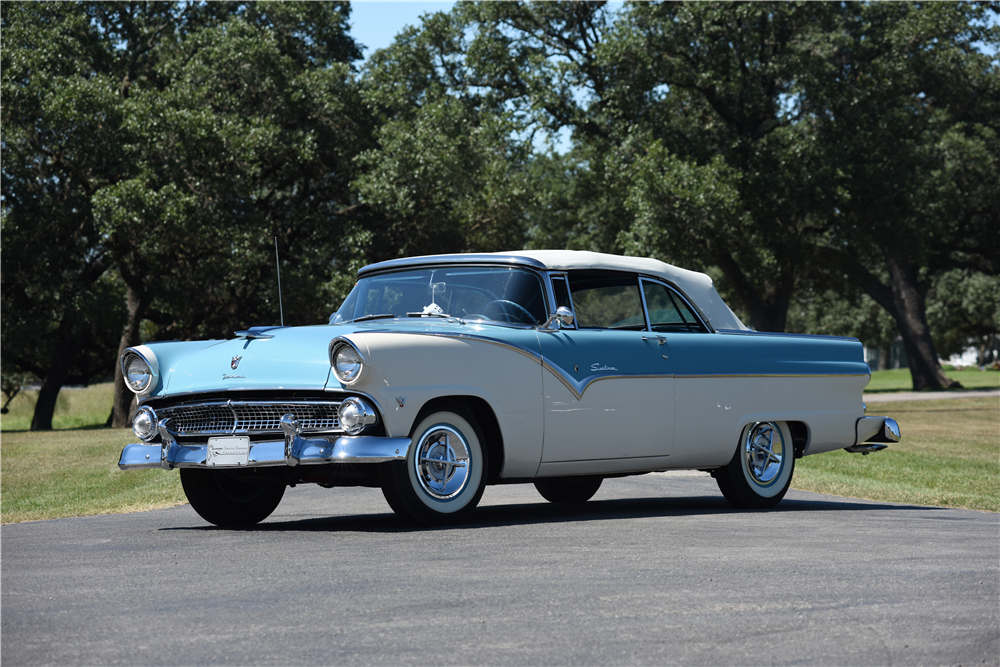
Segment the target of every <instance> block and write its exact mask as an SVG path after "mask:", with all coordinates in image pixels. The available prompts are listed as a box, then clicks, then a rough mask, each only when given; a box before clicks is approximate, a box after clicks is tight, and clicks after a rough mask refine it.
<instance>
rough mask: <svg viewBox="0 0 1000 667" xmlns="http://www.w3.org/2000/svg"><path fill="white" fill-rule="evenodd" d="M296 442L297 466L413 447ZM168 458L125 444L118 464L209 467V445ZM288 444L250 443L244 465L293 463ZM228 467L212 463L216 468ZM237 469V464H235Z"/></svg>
mask: <svg viewBox="0 0 1000 667" xmlns="http://www.w3.org/2000/svg"><path fill="white" fill-rule="evenodd" d="M299 440H300V441H301V442H299V443H295V445H294V446H293V453H295V454H296V455H297V458H296V459H295V461H296V463H295V465H322V464H324V463H382V462H384V461H396V460H405V459H406V454H407V453H408V452H409V449H410V439H409V438H382V437H377V436H364V435H362V436H355V437H350V436H345V437H342V438H337V439H336V440H334V441H333V442H330V441H329V440H322V439H315V440H306V439H304V438H299ZM168 449H169V451H168V452H167V454H166V458H161V456H163V455H164V453H163V448H161V447H160V445H142V444H131V445H125V448H124V449H122V453H121V457H120V458H119V460H118V467H119V468H120V469H122V470H138V469H142V468H165V469H167V470H170V469H171V468H207V467H208V466H206V465H205V459H206V457H207V455H208V445H207V444H206V445H176V443H174V446H173V447H170V448H168ZM285 450H286V443H285V441H283V440H277V441H268V442H252V443H250V458H249V460H248V462H247V465H246V466H239V467H240V468H243V467H248V468H255V467H256V468H266V467H279V466H287V465H289V464H288V462H287V460H286V458H285ZM223 467H224V466H212V468H213V469H218V468H223ZM232 467H234V468H235V466H232Z"/></svg>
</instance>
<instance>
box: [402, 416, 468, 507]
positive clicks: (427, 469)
mask: <svg viewBox="0 0 1000 667" xmlns="http://www.w3.org/2000/svg"><path fill="white" fill-rule="evenodd" d="M413 463H414V466H415V467H416V473H417V479H418V480H419V481H420V486H421V487H422V488H423V490H424V491H425V492H427V494H428V495H430V496H431V497H433V498H436V499H438V500H448V499H449V498H454V497H455V496H457V495H458V494H459V493H461V492H462V489H464V488H465V486H466V484H467V483H468V481H469V463H470V461H469V446H468V444H467V443H466V442H465V438H463V437H462V434H461V433H459V432H458V431H456V430H455V429H453V428H451V427H449V426H435V427H434V428H432V429H430V430H429V431H427V432H426V433H425V434H424V436H423V437H422V438H421V439H420V442H419V443H417V451H416V456H415V457H414V460H413Z"/></svg>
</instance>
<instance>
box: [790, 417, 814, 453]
mask: <svg viewBox="0 0 1000 667" xmlns="http://www.w3.org/2000/svg"><path fill="white" fill-rule="evenodd" d="M786 423H787V424H788V430H789V431H790V432H791V434H792V449H793V450H794V451H795V458H797V459H801V458H802V457H803V456H804V455H805V453H806V444H807V443H808V442H809V427H808V426H806V425H805V423H804V422H786Z"/></svg>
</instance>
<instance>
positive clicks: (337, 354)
mask: <svg viewBox="0 0 1000 667" xmlns="http://www.w3.org/2000/svg"><path fill="white" fill-rule="evenodd" d="M331 361H332V362H333V373H334V375H336V376H337V379H338V380H340V381H341V382H342V383H344V384H350V383H352V382H354V381H355V380H357V379H358V377H359V376H360V375H361V369H362V368H363V367H364V361H363V360H362V359H361V355H360V354H358V351H357V350H355V349H354V348H353V347H351V346H350V345H338V346H337V349H335V350H334V351H333V359H332V360H331Z"/></svg>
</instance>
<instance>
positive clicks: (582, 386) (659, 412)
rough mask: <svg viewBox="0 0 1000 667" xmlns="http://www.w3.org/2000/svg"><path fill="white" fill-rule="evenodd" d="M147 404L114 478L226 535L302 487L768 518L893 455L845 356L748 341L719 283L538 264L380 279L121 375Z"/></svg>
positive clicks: (442, 260) (387, 270)
mask: <svg viewBox="0 0 1000 667" xmlns="http://www.w3.org/2000/svg"><path fill="white" fill-rule="evenodd" d="M121 364H122V370H123V372H124V376H125V382H126V384H127V385H128V386H129V388H130V389H131V390H132V391H134V392H135V393H136V394H137V395H138V399H139V409H138V411H137V412H136V415H135V418H134V420H133V430H134V431H135V434H136V436H137V437H138V438H139V439H141V440H142V443H140V444H132V445H128V446H126V447H125V449H124V450H123V451H122V454H121V460H120V462H119V466H120V467H121V468H122V469H132V468H159V467H162V468H166V469H172V468H179V469H180V475H181V482H182V484H183V487H184V491H185V493H186V494H187V497H188V499H189V500H190V502H191V506H192V507H193V508H194V509H195V511H196V512H197V513H198V514H200V515H201V516H202V517H203V518H204V519H205V520H207V521H209V522H211V523H214V524H218V525H241V524H242V525H245V524H253V523H257V522H259V521H262V520H263V519H265V518H266V517H267V516H268V515H270V514H271V512H272V511H274V509H275V508H276V507H277V505H278V503H279V502H280V501H281V498H282V495H283V494H284V492H285V488H286V487H287V486H289V485H292V484H303V483H315V484H319V485H322V486H379V487H381V488H382V492H383V494H384V495H385V498H386V500H387V501H388V503H389V505H390V506H391V507H392V509H393V510H394V511H395V512H396V513H397V514H398V515H399V516H401V517H403V518H404V519H406V520H408V521H410V522H413V523H417V524H423V525H442V524H448V523H454V522H457V521H460V520H462V519H464V518H465V517H467V516H468V515H469V514H470V513H471V512H472V511H473V510H474V509H475V507H476V505H477V503H478V502H479V500H480V498H481V497H482V495H483V490H484V489H485V487H486V485H487V484H497V483H512V482H525V483H527V482H530V483H533V484H534V485H535V487H536V488H537V489H538V491H539V493H541V495H542V496H543V497H545V498H546V499H547V500H550V501H552V502H583V501H586V500H588V499H589V498H591V497H592V496H593V495H594V494H595V493H596V492H597V490H598V488H599V487H600V485H601V482H602V480H603V479H604V478H606V477H616V476H623V475H638V474H644V473H648V472H652V471H663V470H676V469H698V470H706V471H710V472H711V474H712V475H713V477H715V479H716V481H717V482H718V485H719V489H720V490H721V492H722V494H723V495H724V496H725V498H726V499H727V500H728V501H729V502H730V503H732V504H733V505H735V506H737V507H741V508H753V509H763V508H768V507H772V506H774V505H776V504H777V503H778V502H780V500H781V499H782V497H783V496H784V495H785V492H786V491H787V490H788V487H789V484H790V482H791V479H792V472H793V469H794V466H795V459H797V458H800V457H802V456H809V455H812V454H820V453H823V452H829V451H834V450H838V449H846V450H848V451H851V452H860V453H868V452H870V451H877V450H879V449H883V448H885V447H886V443H891V442H896V441H898V440H899V427H898V426H897V424H896V423H895V422H894V421H893V420H892V419H888V418H885V417H871V416H865V414H864V405H863V404H862V390H863V389H864V387H865V386H866V385H867V384H868V381H869V378H870V371H869V369H868V366H867V364H865V362H864V358H863V351H862V345H861V343H860V342H858V341H857V340H856V339H853V338H838V337H832V336H806V335H792V334H770V333H756V332H754V331H751V330H749V329H747V328H746V327H745V326H744V325H743V324H742V323H741V322H740V321H739V319H738V318H737V317H736V315H735V314H733V312H732V311H731V310H730V309H729V307H728V306H727V305H726V304H725V303H724V302H723V301H722V299H721V298H720V297H719V295H718V293H717V292H716V290H715V288H714V287H713V285H712V281H711V280H710V279H709V277H708V276H706V275H704V274H701V273H695V272H692V271H686V270H684V269H680V268H677V267H674V266H670V265H669V264H664V263H663V262H659V261H657V260H653V259H643V258H637V257H619V256H615V255H605V254H598V253H590V252H574V251H557V250H540V251H519V252H510V253H498V254H468V255H439V256H428V257H413V258H408V259H400V260H393V261H388V262H382V263H379V264H374V265H371V266H367V267H365V268H364V269H362V270H361V271H360V272H359V273H358V282H357V285H356V286H355V287H354V289H353V290H352V291H351V293H350V295H349V296H348V297H347V299H346V300H345V301H344V303H343V305H341V307H340V309H339V310H338V311H337V312H336V313H334V314H333V315H332V316H331V318H330V322H329V324H325V325H318V326H306V327H256V328H251V329H249V330H247V331H239V332H236V338H235V339H231V340H222V341H219V340H214V341H191V342H163V343H148V344H146V345H140V346H138V347H134V348H129V349H128V350H126V351H125V353H124V354H123V355H122V359H121Z"/></svg>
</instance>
